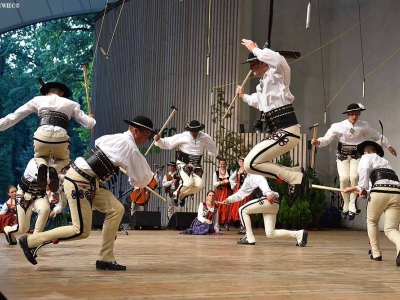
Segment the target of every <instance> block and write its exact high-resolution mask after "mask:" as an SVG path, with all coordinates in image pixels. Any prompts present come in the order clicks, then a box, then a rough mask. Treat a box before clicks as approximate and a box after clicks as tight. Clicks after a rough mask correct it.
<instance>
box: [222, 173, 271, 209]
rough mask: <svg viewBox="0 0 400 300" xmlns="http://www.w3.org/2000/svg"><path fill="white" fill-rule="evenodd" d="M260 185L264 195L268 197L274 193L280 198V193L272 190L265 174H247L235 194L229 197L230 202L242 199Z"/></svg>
mask: <svg viewBox="0 0 400 300" xmlns="http://www.w3.org/2000/svg"><path fill="white" fill-rule="evenodd" d="M258 187H259V188H260V189H261V191H262V193H263V195H264V196H267V197H268V196H269V195H274V196H275V198H277V199H278V198H279V194H278V193H276V192H273V191H272V190H271V188H270V187H269V185H268V181H267V179H266V178H265V177H264V176H261V175H257V174H247V176H246V178H245V180H244V182H243V185H242V186H241V187H240V189H239V190H238V191H237V192H236V193H235V194H233V195H230V196H229V197H228V198H227V199H228V201H229V202H230V203H232V202H238V201H242V200H243V199H244V198H246V197H247V196H249V195H250V194H251V193H252V192H253V191H254V190H255V189H256V188H258Z"/></svg>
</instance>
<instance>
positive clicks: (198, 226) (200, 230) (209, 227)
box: [181, 218, 214, 235]
mask: <svg viewBox="0 0 400 300" xmlns="http://www.w3.org/2000/svg"><path fill="white" fill-rule="evenodd" d="M213 233H214V226H213V224H207V223H202V222H200V221H199V219H197V218H196V219H194V220H193V222H192V224H191V225H190V227H189V228H188V229H185V230H183V231H181V234H194V235H207V234H213Z"/></svg>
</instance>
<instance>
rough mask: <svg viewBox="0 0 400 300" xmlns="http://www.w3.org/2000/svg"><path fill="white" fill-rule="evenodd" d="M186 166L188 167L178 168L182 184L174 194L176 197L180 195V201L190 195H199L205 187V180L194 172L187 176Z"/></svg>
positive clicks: (180, 166)
mask: <svg viewBox="0 0 400 300" xmlns="http://www.w3.org/2000/svg"><path fill="white" fill-rule="evenodd" d="M184 166H186V165H185V164H180V165H179V167H178V169H179V175H180V176H181V180H182V183H181V184H180V186H179V187H178V189H177V190H176V191H175V192H174V194H175V195H176V194H177V193H179V194H178V195H179V199H183V198H184V197H186V196H187V195H190V194H196V193H198V192H199V191H201V190H202V189H203V186H204V183H203V179H202V178H201V177H200V176H199V175H197V174H195V173H194V172H193V171H192V172H191V173H190V174H187V173H186V172H185V170H184V169H185V168H184Z"/></svg>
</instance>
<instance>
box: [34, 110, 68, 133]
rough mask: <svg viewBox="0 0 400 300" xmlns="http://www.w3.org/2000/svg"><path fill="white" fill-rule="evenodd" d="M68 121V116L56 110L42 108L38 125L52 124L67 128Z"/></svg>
mask: <svg viewBox="0 0 400 300" xmlns="http://www.w3.org/2000/svg"><path fill="white" fill-rule="evenodd" d="M68 123H69V119H68V116H67V115H66V114H63V113H60V112H58V111H51V110H44V111H42V112H41V113H40V114H39V120H38V127H40V126H43V125H53V126H58V127H61V128H64V129H65V130H68Z"/></svg>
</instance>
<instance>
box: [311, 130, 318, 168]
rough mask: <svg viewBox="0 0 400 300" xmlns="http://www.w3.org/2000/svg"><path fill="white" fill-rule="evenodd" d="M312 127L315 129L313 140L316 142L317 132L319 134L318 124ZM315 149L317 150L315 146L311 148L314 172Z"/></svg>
mask: <svg viewBox="0 0 400 300" xmlns="http://www.w3.org/2000/svg"><path fill="white" fill-rule="evenodd" d="M312 127H313V129H314V133H313V139H314V140H316V139H317V132H318V123H316V124H314V125H313V126H312ZM315 149H316V146H314V145H313V146H312V148H311V169H313V170H314V165H315Z"/></svg>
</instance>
